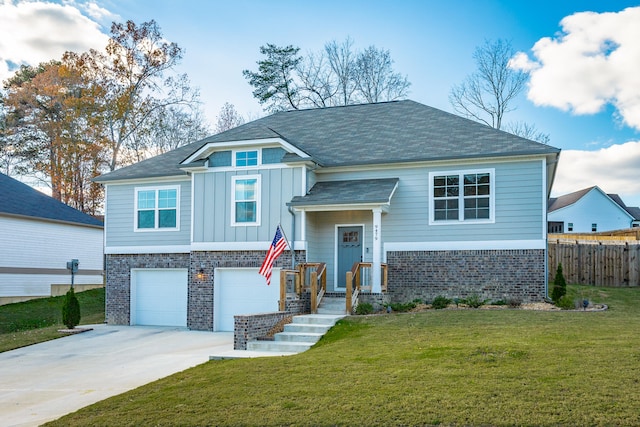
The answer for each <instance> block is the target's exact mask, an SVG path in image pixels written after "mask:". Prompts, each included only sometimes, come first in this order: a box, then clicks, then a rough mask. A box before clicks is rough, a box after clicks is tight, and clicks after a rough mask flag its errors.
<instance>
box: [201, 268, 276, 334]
mask: <svg viewBox="0 0 640 427" xmlns="http://www.w3.org/2000/svg"><path fill="white" fill-rule="evenodd" d="M214 286H215V288H214V308H213V310H214V311H213V313H214V324H213V328H214V330H215V331H233V316H234V315H237V314H256V313H270V312H274V311H278V299H279V298H280V269H278V268H274V269H273V275H272V277H271V285H270V286H267V284H266V282H265V278H264V277H263V276H261V275H259V274H258V269H257V268H217V269H216V271H215V284H214Z"/></svg>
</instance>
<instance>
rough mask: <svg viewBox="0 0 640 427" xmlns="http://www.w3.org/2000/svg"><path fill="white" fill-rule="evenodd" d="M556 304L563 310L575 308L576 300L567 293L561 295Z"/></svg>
mask: <svg viewBox="0 0 640 427" xmlns="http://www.w3.org/2000/svg"><path fill="white" fill-rule="evenodd" d="M556 306H557V307H560V308H561V309H563V310H575V309H576V302H575V301H574V300H573V298H571V297H570V296H569V295H563V296H561V297H560V299H559V300H558V302H556Z"/></svg>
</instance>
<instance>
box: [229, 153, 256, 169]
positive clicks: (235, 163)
mask: <svg viewBox="0 0 640 427" xmlns="http://www.w3.org/2000/svg"><path fill="white" fill-rule="evenodd" d="M250 151H257V152H258V160H257V161H258V164H256V165H251V166H238V165H237V159H238V153H247V152H250ZM261 164H262V150H261V149H260V148H251V149H250V148H246V149H243V150H233V156H232V159H231V166H233V167H234V168H239V169H250V168H256V167H258V166H260V165H261Z"/></svg>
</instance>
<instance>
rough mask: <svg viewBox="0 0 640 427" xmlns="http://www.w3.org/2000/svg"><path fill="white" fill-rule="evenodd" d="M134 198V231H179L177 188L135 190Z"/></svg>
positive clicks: (178, 190)
mask: <svg viewBox="0 0 640 427" xmlns="http://www.w3.org/2000/svg"><path fill="white" fill-rule="evenodd" d="M135 198H136V200H135V219H134V221H135V223H134V230H135V231H158V230H178V229H179V223H180V212H179V209H178V205H179V200H180V188H179V187H175V186H171V187H145V188H136V189H135Z"/></svg>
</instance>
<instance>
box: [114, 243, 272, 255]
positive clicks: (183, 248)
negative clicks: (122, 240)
mask: <svg viewBox="0 0 640 427" xmlns="http://www.w3.org/2000/svg"><path fill="white" fill-rule="evenodd" d="M269 243H271V242H269ZM189 252H191V246H189V245H174V246H170V245H164V246H107V247H106V248H104V253H105V254H109V255H112V254H123V255H128V254H188V253H189Z"/></svg>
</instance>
